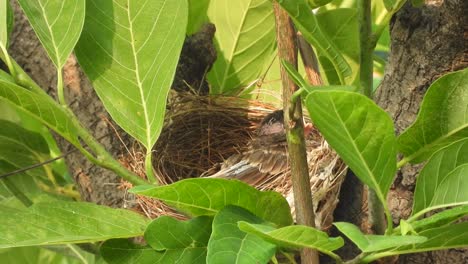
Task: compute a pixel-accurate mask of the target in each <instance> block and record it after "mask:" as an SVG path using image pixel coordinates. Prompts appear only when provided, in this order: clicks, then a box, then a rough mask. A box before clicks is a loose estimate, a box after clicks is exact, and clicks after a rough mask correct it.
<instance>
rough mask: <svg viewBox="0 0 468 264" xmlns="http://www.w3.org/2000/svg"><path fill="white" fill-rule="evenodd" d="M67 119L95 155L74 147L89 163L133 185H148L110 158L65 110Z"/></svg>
mask: <svg viewBox="0 0 468 264" xmlns="http://www.w3.org/2000/svg"><path fill="white" fill-rule="evenodd" d="M65 110H66V111H67V112H68V114H69V117H70V118H71V119H72V120H73V122H74V123H75V124H76V127H77V128H78V134H79V135H80V137H81V139H82V140H83V141H84V142H85V143H86V144H87V145H88V147H89V148H90V149H91V150H92V151H93V152H94V153H95V155H96V157H94V156H93V155H92V154H90V153H89V152H88V151H86V150H85V149H84V148H83V147H82V146H76V147H78V149H79V150H80V152H81V153H83V154H84V155H85V156H86V157H87V158H88V159H89V160H90V161H91V162H93V163H94V164H96V165H99V166H101V167H103V168H106V169H109V170H111V171H113V172H115V173H116V174H117V175H119V176H120V177H122V178H123V179H124V180H126V181H129V182H130V183H132V184H135V185H143V184H148V183H147V182H146V181H145V180H143V179H142V178H140V177H139V176H138V175H136V174H135V173H133V172H131V171H129V170H128V169H126V168H124V167H123V166H122V164H120V163H119V162H118V161H117V160H115V159H114V157H112V155H111V154H110V153H109V152H107V150H106V149H105V148H104V147H103V146H102V145H101V144H100V143H99V142H97V141H96V139H95V138H94V137H93V136H92V135H91V134H90V133H89V131H88V130H86V129H85V128H83V127H82V126H81V125H80V124H79V121H78V119H77V118H76V116H75V115H74V114H73V112H72V111H71V110H70V109H68V108H67V109H65Z"/></svg>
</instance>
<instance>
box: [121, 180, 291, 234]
mask: <svg viewBox="0 0 468 264" xmlns="http://www.w3.org/2000/svg"><path fill="white" fill-rule="evenodd" d="M130 192H132V193H135V194H139V195H145V196H150V197H154V198H157V199H160V200H163V201H164V202H165V203H167V204H168V205H170V206H173V207H176V208H177V209H180V210H181V211H183V212H185V213H188V214H189V215H192V216H200V215H208V216H210V215H215V214H217V213H218V212H219V211H220V210H221V209H223V208H224V207H225V206H227V205H236V206H239V207H242V208H244V209H246V210H248V211H250V212H252V213H253V214H255V215H256V216H258V217H260V218H262V219H264V220H267V221H270V222H272V223H275V224H277V225H279V226H285V225H290V224H291V223H292V216H291V211H290V209H289V205H288V202H287V201H286V199H284V197H283V196H282V195H281V194H279V193H276V192H271V191H267V192H262V191H259V190H257V189H255V188H253V187H252V186H250V185H248V184H246V183H243V182H241V181H236V180H226V179H207V178H196V179H185V180H182V181H178V182H176V183H173V184H170V185H165V186H157V187H154V186H137V187H134V188H133V189H131V190H130Z"/></svg>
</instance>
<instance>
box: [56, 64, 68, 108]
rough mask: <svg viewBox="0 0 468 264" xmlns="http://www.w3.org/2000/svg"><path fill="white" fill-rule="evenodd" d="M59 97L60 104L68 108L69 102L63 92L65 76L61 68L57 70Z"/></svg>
mask: <svg viewBox="0 0 468 264" xmlns="http://www.w3.org/2000/svg"><path fill="white" fill-rule="evenodd" d="M57 95H58V101H59V103H60V104H61V105H63V106H66V105H67V102H66V101H65V94H64V92H63V76H62V69H61V68H60V69H59V68H57Z"/></svg>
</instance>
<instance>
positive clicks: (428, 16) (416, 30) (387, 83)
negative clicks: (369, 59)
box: [375, 0, 468, 264]
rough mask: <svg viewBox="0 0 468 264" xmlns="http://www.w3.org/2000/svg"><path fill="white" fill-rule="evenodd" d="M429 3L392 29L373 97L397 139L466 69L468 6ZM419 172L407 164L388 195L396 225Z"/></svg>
mask: <svg viewBox="0 0 468 264" xmlns="http://www.w3.org/2000/svg"><path fill="white" fill-rule="evenodd" d="M426 2H428V3H427V4H426V5H425V6H423V7H421V8H416V7H413V6H412V5H411V4H406V5H405V6H404V7H403V8H402V9H401V10H400V11H399V12H398V13H397V14H396V15H395V16H394V17H393V19H392V21H391V25H390V35H391V52H390V55H389V62H388V65H387V68H386V69H385V77H384V79H383V81H382V84H381V85H380V87H379V89H378V91H377V93H376V96H375V98H376V101H377V102H378V104H379V105H380V106H381V107H383V108H384V109H385V110H386V111H387V112H388V113H390V114H391V116H392V118H393V120H394V121H395V128H396V131H397V133H398V134H400V133H401V132H402V131H403V130H404V129H406V128H407V127H408V126H409V125H410V124H411V123H413V122H414V120H415V118H416V114H417V112H418V109H419V106H420V103H421V100H422V98H423V96H424V93H425V92H426V90H427V88H428V87H429V85H430V84H431V83H432V82H434V81H435V80H436V79H437V78H439V77H441V76H442V75H444V74H446V73H448V72H452V71H456V70H460V69H463V68H465V67H467V65H468V60H467V58H468V57H467V55H468V45H467V43H468V42H467V41H468V39H467V38H468V24H467V14H468V1H466V0H445V1H426ZM429 2H430V3H429ZM420 168H421V165H416V166H411V165H407V166H405V167H403V168H402V170H401V171H400V172H399V173H398V175H397V178H396V180H395V182H394V185H393V187H392V190H391V192H390V196H389V203H390V207H391V210H392V213H393V217H394V218H393V220H394V223H395V224H398V223H399V221H400V219H401V218H408V216H409V215H410V214H411V207H412V199H413V198H412V197H413V191H414V187H415V180H416V175H417V173H418V172H419V170H420ZM467 253H468V251H466V250H444V251H435V252H428V253H421V254H411V255H403V256H401V257H400V263H425V264H427V263H468V254H467Z"/></svg>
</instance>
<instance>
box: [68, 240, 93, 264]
mask: <svg viewBox="0 0 468 264" xmlns="http://www.w3.org/2000/svg"><path fill="white" fill-rule="evenodd" d="M66 246H67V247H68V248H69V249H70V250H71V251H72V252H73V253H74V254H75V255H76V256H77V257H78V258H79V259H80V260H81V262H83V264H88V261H87V260H86V259H85V258H84V257H83V255H82V254H81V253H80V252H79V251H78V250H76V248H75V247H74V246H73V245H72V244H66Z"/></svg>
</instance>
